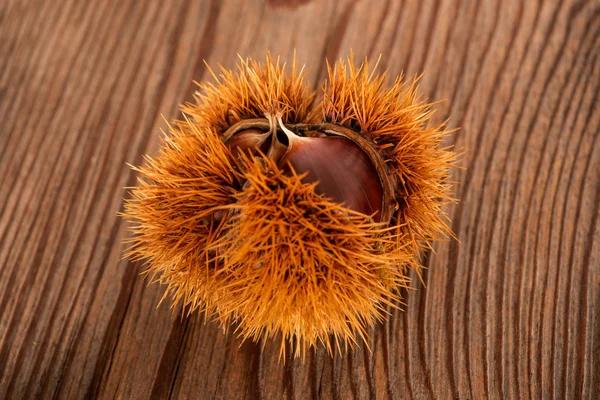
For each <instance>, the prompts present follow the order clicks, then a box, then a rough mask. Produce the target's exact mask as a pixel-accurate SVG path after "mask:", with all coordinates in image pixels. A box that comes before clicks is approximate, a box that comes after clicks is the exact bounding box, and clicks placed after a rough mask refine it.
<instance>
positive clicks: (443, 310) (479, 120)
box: [0, 0, 600, 399]
mask: <svg viewBox="0 0 600 400" xmlns="http://www.w3.org/2000/svg"><path fill="white" fill-rule="evenodd" d="M599 32H600V3H599V2H598V1H597V0H594V1H578V2H576V1H571V0H568V1H560V0H554V1H518V0H511V1H503V0H489V1H478V2H476V1H464V0H462V1H461V0H428V1H423V2H417V1H408V0H405V1H395V0H384V1H345V0H344V1H341V0H340V1H324V0H323V1H306V0H302V1H289V0H288V1H283V0H272V1H268V2H266V3H265V2H259V1H241V0H239V1H232V0H226V1H220V0H207V1H174V2H165V1H158V0H150V1H146V2H138V1H135V0H90V1H77V0H60V1H56V2H55V1H43V0H2V1H0V397H1V398H11V399H12V398H14V399H32V398H51V397H53V398H96V397H97V398H127V399H133V398H148V397H153V398H166V397H173V398H201V399H210V398H222V399H238V398H250V399H258V398H264V399H272V398H273V399H277V398H292V399H304V398H317V397H320V398H333V399H347V398H359V399H364V398H377V399H388V398H389V399H402V398H419V399H420V398H463V399H464V398H473V399H481V398H495V399H496V398H511V399H513V398H536V399H537V398H544V399H546V398H569V399H577V398H586V399H594V398H598V396H599V395H600V224H599V217H600V143H599V142H598V136H599V134H600V106H599V101H598V96H599V93H600V59H599V57H600V33H599ZM267 46H268V47H269V48H270V49H271V51H272V52H273V53H275V54H281V55H282V57H283V58H284V59H289V58H290V57H291V55H292V52H293V49H294V48H295V49H297V56H298V59H299V60H300V61H301V62H303V63H306V64H307V66H308V67H309V73H308V78H309V79H310V81H311V82H313V83H314V85H315V87H316V86H317V85H318V84H319V82H320V81H321V80H322V79H323V78H324V76H325V60H326V59H328V60H330V61H333V60H335V59H336V58H338V57H341V56H345V55H347V54H348V53H349V51H350V49H354V51H355V53H356V56H357V57H358V58H359V59H360V58H363V57H365V56H371V57H376V56H378V55H379V54H382V55H383V56H382V59H381V63H380V65H381V68H382V69H388V70H389V73H390V75H392V76H395V75H397V74H399V73H400V72H401V71H404V72H405V73H407V74H408V75H412V74H417V73H421V72H423V71H424V72H425V74H424V76H423V78H422V80H421V89H422V91H423V93H424V94H425V95H426V96H427V97H429V98H430V99H445V101H444V102H442V103H440V104H439V106H438V111H437V114H436V118H437V119H438V120H439V121H441V120H443V119H445V118H447V117H451V119H450V127H460V130H458V131H457V132H456V133H455V134H454V135H453V136H452V138H451V142H452V143H454V144H456V145H457V146H458V147H462V148H464V151H465V155H464V166H465V169H464V170H457V171H455V176H454V178H455V179H456V180H457V181H459V182H460V183H459V184H458V185H457V187H456V196H457V197H459V198H460V200H461V201H460V203H458V204H457V205H455V206H452V207H449V208H448V212H449V214H450V216H451V218H452V228H453V229H454V231H455V232H456V235H457V236H458V238H459V240H458V241H445V242H440V243H438V244H437V245H436V247H435V252H433V253H431V254H428V255H427V256H426V257H425V260H424V261H425V262H426V264H427V265H428V267H429V269H428V271H427V272H426V273H425V275H424V284H425V285H422V284H420V285H418V288H417V289H418V290H414V291H411V292H410V293H409V294H408V296H407V305H406V307H405V312H398V311H392V312H391V316H390V318H389V319H388V320H387V321H386V322H385V323H382V324H380V325H378V326H377V327H376V328H375V329H374V331H373V335H372V342H371V343H370V345H371V347H372V348H373V352H372V353H370V352H369V351H368V350H367V349H366V347H365V346H364V345H363V346H360V347H358V348H357V349H355V351H353V352H350V353H349V354H346V355H339V354H337V355H335V357H334V358H333V359H332V358H330V357H329V356H328V355H327V354H326V352H325V351H324V350H323V349H317V350H316V351H313V352H311V353H310V354H309V355H308V357H307V360H306V362H305V363H304V364H303V363H302V362H300V361H299V360H293V359H288V360H287V362H286V363H285V364H282V363H278V360H277V350H278V349H277V345H276V344H270V343H269V344H267V346H266V347H265V349H264V351H261V349H260V347H259V346H257V345H255V344H253V343H240V341H239V340H238V339H237V338H235V337H233V336H226V335H224V334H223V332H222V331H221V330H220V329H219V327H218V326H217V325H216V324H215V323H213V322H210V321H208V322H207V321H204V320H203V318H202V317H200V316H193V317H191V318H183V319H182V318H180V317H179V316H178V314H177V311H175V313H173V312H172V311H171V310H170V309H169V307H168V306H167V305H162V306H160V307H158V308H157V305H158V303H159V300H160V298H161V296H162V293H163V288H161V287H159V286H157V285H151V286H148V282H147V281H146V280H145V279H144V278H143V277H141V276H139V272H140V271H141V269H142V266H141V265H139V264H137V263H131V262H129V261H127V260H124V259H122V252H123V248H124V246H123V245H122V244H121V242H122V240H123V239H124V238H126V237H127V233H126V225H125V223H124V222H123V221H122V220H121V219H120V218H118V217H117V212H118V211H119V210H121V207H122V198H123V197H124V196H125V195H126V193H125V191H124V190H123V187H124V186H128V185H132V184H133V183H134V182H135V176H134V174H133V173H132V172H131V170H130V169H129V168H128V167H127V166H126V163H132V164H139V163H141V162H142V159H141V155H142V154H144V153H153V152H156V150H157V147H158V145H159V130H160V128H161V127H164V126H165V122H164V121H163V119H162V117H161V114H162V115H164V116H165V117H166V118H167V119H170V118H175V117H177V116H178V115H179V114H178V113H179V112H178V104H180V103H181V102H183V101H185V100H189V99H191V95H192V92H193V90H194V84H193V83H192V80H193V79H195V80H201V79H208V78H209V77H208V74H207V71H206V68H205V65H204V62H203V60H207V62H209V63H210V64H213V65H214V64H216V63H221V64H223V65H224V66H226V67H231V66H233V65H234V63H235V61H236V57H237V56H236V54H238V53H239V54H241V55H244V56H245V55H250V56H254V57H258V58H260V57H262V56H263V55H264V51H265V47H267ZM424 286H426V287H424Z"/></svg>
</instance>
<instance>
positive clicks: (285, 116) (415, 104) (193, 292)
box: [124, 54, 454, 356]
mask: <svg viewBox="0 0 600 400" xmlns="http://www.w3.org/2000/svg"><path fill="white" fill-rule="evenodd" d="M213 75H214V76H215V79H216V82H215V83H202V84H200V90H199V92H197V94H196V102H195V103H194V104H186V105H184V107H183V110H184V115H185V119H184V120H183V121H176V122H175V123H174V124H173V125H172V126H170V127H169V128H170V135H168V136H167V137H166V138H165V142H164V145H163V147H162V148H161V150H160V152H159V155H158V156H157V157H156V158H151V157H147V158H146V160H147V162H146V165H145V166H142V167H140V168H136V170H137V171H138V172H139V174H140V179H139V184H138V186H136V187H135V188H133V189H132V191H131V198H130V199H128V200H127V201H126V204H125V212H124V216H125V217H127V218H131V219H132V220H133V223H132V228H131V229H132V231H133V233H134V236H133V238H132V239H131V241H132V247H131V249H130V256H131V257H133V258H135V259H143V260H145V261H146V262H147V265H148V269H147V272H148V273H149V274H151V275H152V276H153V277H154V278H155V279H156V280H158V281H159V282H161V283H163V284H165V285H166V286H167V292H166V293H165V295H167V294H171V295H172V297H173V299H174V303H178V302H182V303H183V305H184V306H185V307H187V310H188V311H189V312H191V311H193V310H196V309H200V310H202V311H205V312H206V313H207V315H209V316H214V317H215V318H217V319H218V320H219V321H220V322H221V323H222V324H223V325H224V326H226V327H227V326H230V325H232V324H233V325H235V326H236V331H237V332H239V334H240V335H241V336H242V337H243V338H244V339H246V338H251V339H253V340H255V341H258V340H261V339H262V340H264V339H267V338H270V337H273V336H276V335H281V338H282V345H281V351H282V352H285V343H287V342H292V343H294V344H295V346H294V348H295V355H296V356H298V355H301V354H304V351H305V349H306V347H307V345H316V344H317V343H318V342H321V343H323V345H324V346H325V347H326V348H328V349H329V350H330V351H331V350H332V348H333V347H338V348H340V347H342V346H344V347H345V346H346V345H348V344H350V345H352V344H353V343H356V342H357V339H358V338H362V339H365V338H366V336H367V329H368V327H369V326H371V325H373V324H374V322H375V321H377V320H378V319H382V318H383V316H384V314H385V309H386V307H387V306H388V305H390V306H396V305H397V303H398V301H399V300H400V293H399V291H398V289H399V288H401V287H408V286H409V284H410V282H409V279H408V277H407V269H408V268H416V269H417V270H418V269H419V258H420V252H421V251H422V250H423V249H425V248H427V247H428V246H430V245H431V242H432V241H433V240H435V239H436V238H437V237H439V236H440V234H442V233H449V230H448V228H447V225H446V224H445V222H444V219H445V215H444V213H443V212H442V210H441V207H442V205H443V204H444V203H445V201H447V200H448V199H449V197H448V190H449V183H448V176H449V168H450V167H451V165H452V162H453V160H454V153H453V152H452V151H451V150H450V149H449V148H442V147H441V145H442V140H443V137H444V135H445V134H446V133H447V132H446V131H445V130H444V127H443V125H441V126H433V125H431V124H430V123H429V117H430V115H431V108H430V105H429V104H426V103H423V102H421V101H419V100H418V98H417V86H416V81H415V80H413V81H412V82H410V83H408V84H407V83H403V81H402V80H401V78H398V79H397V80H396V81H395V82H394V84H393V85H392V86H391V87H390V88H387V89H386V88H385V87H384V80H385V76H384V75H375V74H374V73H373V72H371V71H370V70H369V65H368V63H367V62H365V63H364V64H363V65H362V66H360V67H358V68H356V67H354V63H353V60H352V59H349V60H348V61H347V62H344V61H340V62H339V63H337V64H336V65H335V66H334V67H333V68H330V69H329V80H328V81H327V82H326V83H325V84H324V85H323V90H324V93H323V96H322V97H321V98H320V101H319V102H315V99H316V95H315V94H314V93H313V92H312V91H311V90H310V89H309V88H308V87H307V86H306V85H305V84H304V82H303V73H302V71H298V69H297V67H296V64H295V62H294V64H293V65H292V68H291V72H290V73H286V70H285V66H284V65H282V64H281V63H280V62H279V60H275V61H274V60H273V59H272V58H271V57H270V56H269V55H268V54H267V60H266V63H265V64H258V63H256V62H254V61H252V60H242V61H241V63H240V64H239V66H238V70H237V71H236V72H231V71H227V70H225V69H221V74H220V77H217V76H216V74H214V73H213ZM272 115H278V116H280V117H281V118H282V120H283V122H284V123H289V124H300V123H313V124H314V123H319V122H323V123H328V124H337V125H340V126H343V127H346V128H349V129H352V130H354V131H355V132H357V133H359V134H361V135H362V136H364V137H365V138H366V139H367V140H369V141H370V142H371V143H372V145H373V146H374V148H376V149H377V151H379V153H380V155H381V157H382V158H383V160H384V161H385V165H386V168H385V169H386V171H387V173H388V174H390V177H391V179H392V180H393V182H394V187H393V193H394V204H393V205H392V206H393V207H394V211H393V216H392V218H391V220H390V221H384V222H381V223H376V222H374V221H373V220H372V218H371V217H370V216H367V215H364V214H361V213H358V212H355V211H353V210H350V209H348V208H345V207H344V205H343V204H337V203H335V202H333V201H331V200H330V199H327V198H325V197H324V196H322V195H319V194H317V193H316V192H315V184H308V183H305V182H303V181H302V177H303V176H301V175H297V174H296V173H291V174H290V173H284V172H283V171H282V170H281V169H280V168H278V166H277V165H276V163H274V162H273V161H271V160H269V159H267V158H264V157H251V156H242V157H234V156H233V155H232V153H231V152H230V150H229V149H228V148H227V146H225V145H224V143H223V136H224V134H225V132H226V131H227V129H229V128H230V127H231V126H232V125H234V124H236V123H239V122H240V121H244V120H246V119H252V118H264V117H265V116H272Z"/></svg>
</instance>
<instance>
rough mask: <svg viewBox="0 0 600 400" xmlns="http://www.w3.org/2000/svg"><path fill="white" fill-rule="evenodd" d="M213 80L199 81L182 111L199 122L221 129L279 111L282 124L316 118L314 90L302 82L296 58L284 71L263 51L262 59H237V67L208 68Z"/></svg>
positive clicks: (223, 130) (283, 65)
mask: <svg viewBox="0 0 600 400" xmlns="http://www.w3.org/2000/svg"><path fill="white" fill-rule="evenodd" d="M209 70H210V73H211V74H212V76H213V78H214V79H215V83H212V82H202V83H200V84H199V90H198V91H197V92H196V93H195V95H194V97H195V100H196V103H195V104H194V103H188V104H185V105H184V107H183V111H184V112H185V113H187V114H188V115H190V116H191V117H192V118H193V120H194V121H195V122H196V123H197V124H200V125H206V126H209V127H211V128H214V129H215V130H216V131H217V132H219V133H223V132H225V131H226V130H227V129H228V128H229V127H231V126H232V125H235V124H236V123H238V122H240V121H242V120H245V119H250V118H263V117H264V116H265V115H276V114H280V115H281V117H282V120H283V122H284V123H286V124H298V123H311V122H314V121H316V120H317V118H318V116H319V115H318V114H319V113H318V111H317V110H316V109H315V107H314V100H315V93H313V92H312V91H311V89H310V87H309V86H307V85H306V84H305V83H304V71H303V68H298V65H297V64H296V60H295V57H294V60H293V62H292V66H291V71H290V72H289V73H287V71H286V65H285V64H283V63H281V62H280V60H279V58H277V59H276V60H273V59H272V58H271V55H270V54H269V53H267V58H266V62H265V63H264V64H261V63H258V62H256V61H254V60H251V59H241V58H240V62H239V64H238V66H237V71H229V70H227V69H225V68H223V67H220V75H219V76H217V74H216V73H215V72H214V71H213V70H212V69H210V67H209Z"/></svg>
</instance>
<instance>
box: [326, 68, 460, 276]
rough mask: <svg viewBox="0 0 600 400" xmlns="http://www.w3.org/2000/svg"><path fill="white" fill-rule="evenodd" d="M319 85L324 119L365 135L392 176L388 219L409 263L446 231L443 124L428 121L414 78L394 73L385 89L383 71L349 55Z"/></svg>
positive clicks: (449, 161) (450, 158) (450, 157)
mask: <svg viewBox="0 0 600 400" xmlns="http://www.w3.org/2000/svg"><path fill="white" fill-rule="evenodd" d="M328 72H329V81H328V82H326V83H325V84H324V86H323V90H324V96H323V102H322V111H323V120H325V121H327V122H330V123H333V124H339V125H342V126H345V127H347V128H350V129H353V130H355V131H357V132H359V133H360V134H362V135H363V136H365V137H366V138H368V139H369V140H370V141H371V142H372V143H373V144H374V145H375V147H376V148H377V149H378V150H379V152H380V154H381V155H382V156H383V158H384V160H385V163H386V165H387V167H388V170H389V171H390V173H392V174H393V176H394V177H395V179H396V188H395V197H396V202H397V211H396V213H395V215H394V217H393V219H392V222H393V224H394V225H396V226H397V229H398V231H399V233H400V234H401V235H403V236H404V238H405V239H404V240H405V243H406V245H407V246H410V247H411V252H412V254H413V259H414V265H415V266H417V268H418V266H419V259H420V255H421V252H422V251H423V250H424V249H427V248H430V247H431V242H432V241H433V240H436V239H437V238H439V237H440V236H445V235H451V234H452V233H451V231H450V229H449V227H448V225H447V223H446V221H447V216H446V214H445V213H444V212H443V210H442V206H443V205H444V204H446V203H447V202H448V201H450V200H453V199H452V198H451V197H450V195H449V192H450V186H451V185H450V182H449V176H450V168H451V167H453V166H454V164H453V163H454V162H455V159H456V156H455V153H454V152H453V151H452V147H446V148H444V147H443V139H444V137H445V136H447V135H448V131H447V130H446V129H445V123H442V124H439V125H435V124H432V123H431V120H430V118H431V116H432V114H433V110H432V108H431V106H432V105H431V104H430V103H427V102H425V101H422V100H420V99H419V96H418V86H417V83H418V78H414V79H412V80H410V81H405V80H404V79H403V77H402V76H399V77H398V78H397V79H396V80H395V81H394V83H393V84H392V85H391V87H389V88H386V87H385V86H384V85H385V81H386V75H385V74H376V73H375V72H374V70H371V69H370V67H369V63H368V62H367V61H365V62H364V63H363V64H362V65H361V66H359V67H355V65H354V62H353V59H352V57H351V58H350V59H349V60H348V62H347V63H345V62H344V61H343V60H342V61H340V62H338V63H337V64H336V65H335V66H334V67H333V68H331V67H329V66H328Z"/></svg>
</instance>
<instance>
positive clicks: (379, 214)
mask: <svg viewBox="0 0 600 400" xmlns="http://www.w3.org/2000/svg"><path fill="white" fill-rule="evenodd" d="M224 142H225V144H226V145H227V146H228V147H229V149H230V150H231V151H232V153H233V154H234V155H237V154H239V152H246V153H248V154H250V155H253V156H259V155H262V156H265V157H269V158H271V159H272V160H273V161H275V162H276V164H277V166H278V167H279V168H280V169H281V170H282V171H284V173H286V174H288V175H291V174H293V173H296V174H298V175H303V174H304V176H303V182H305V183H317V185H316V188H315V191H316V193H318V194H322V195H324V196H325V197H327V198H330V199H331V200H332V201H334V202H336V203H341V204H344V205H345V206H346V207H348V208H350V209H352V210H354V211H358V212H360V213H363V214H366V215H370V216H372V217H373V219H374V221H376V222H380V221H387V220H389V218H390V216H391V213H392V209H391V205H390V204H391V198H392V192H391V190H392V189H391V183H390V182H389V178H388V177H387V174H386V171H385V165H384V163H383V161H382V160H381V159H380V157H379V155H378V154H377V153H376V151H375V150H374V149H373V148H372V147H371V145H370V144H369V143H368V142H367V141H366V140H364V139H363V138H362V137H360V136H359V135H357V134H356V133H354V132H352V131H350V130H348V129H346V128H343V127H341V126H336V125H331V124H321V125H315V126H313V125H303V124H298V125H290V126H286V125H284V124H283V122H282V121H281V119H279V120H278V121H277V122H276V123H275V121H273V120H271V121H269V120H248V121H242V122H241V123H239V124H237V125H235V126H233V127H232V128H230V129H229V131H228V132H227V133H226V134H225V135H224Z"/></svg>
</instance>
